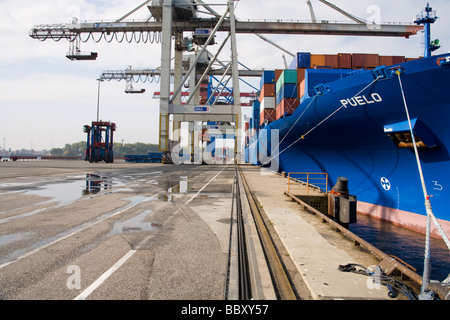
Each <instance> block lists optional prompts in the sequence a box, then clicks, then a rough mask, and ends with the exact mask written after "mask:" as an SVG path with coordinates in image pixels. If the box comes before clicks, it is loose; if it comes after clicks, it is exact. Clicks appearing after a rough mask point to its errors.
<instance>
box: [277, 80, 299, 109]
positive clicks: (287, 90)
mask: <svg viewBox="0 0 450 320" xmlns="http://www.w3.org/2000/svg"><path fill="white" fill-rule="evenodd" d="M297 96H298V92H297V84H295V83H285V84H284V85H283V86H282V87H281V88H280V91H278V93H277V98H276V104H277V105H278V104H279V103H280V102H281V100H283V99H284V98H297Z"/></svg>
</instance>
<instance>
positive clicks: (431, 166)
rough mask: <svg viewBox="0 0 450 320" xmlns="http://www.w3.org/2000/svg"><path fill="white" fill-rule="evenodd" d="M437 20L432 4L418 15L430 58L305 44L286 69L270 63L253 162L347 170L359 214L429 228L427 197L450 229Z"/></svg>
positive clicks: (256, 117)
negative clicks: (307, 48)
mask: <svg viewBox="0 0 450 320" xmlns="http://www.w3.org/2000/svg"><path fill="white" fill-rule="evenodd" d="M436 19H437V17H436V16H435V12H434V11H432V10H431V8H429V6H427V8H426V10H425V11H424V13H422V14H419V16H418V18H417V20H416V23H418V24H424V25H425V38H426V39H425V40H426V42H425V44H426V48H425V54H424V57H420V58H412V59H410V58H406V57H404V56H381V55H379V54H350V53H338V54H335V55H318V54H311V53H308V52H299V53H297V55H296V57H295V58H294V59H293V61H292V63H291V64H290V66H289V68H288V69H285V70H271V71H265V72H264V75H263V77H262V78H261V91H260V96H259V100H258V101H255V102H254V103H253V105H252V115H251V119H250V121H249V122H248V124H246V128H247V129H248V131H247V132H248V135H247V136H246V145H245V160H246V162H249V163H252V164H254V165H262V166H269V167H270V168H272V169H273V170H276V171H278V172H286V173H292V172H323V173H327V174H328V180H329V181H328V184H329V185H334V183H335V182H336V181H337V179H338V177H346V178H347V179H348V187H349V192H350V194H352V195H354V196H355V197H356V198H357V210H358V212H359V213H362V214H367V215H370V216H373V217H375V218H378V219H383V220H387V221H390V222H392V223H394V224H397V225H400V226H403V227H406V228H409V229H412V230H415V231H418V232H423V233H425V232H426V224H427V208H426V206H425V202H426V201H425V198H426V199H427V200H429V202H430V203H431V209H432V212H433V215H434V216H435V217H436V218H437V221H438V222H439V224H440V227H441V228H442V229H443V231H444V232H445V233H446V234H450V208H449V204H448V199H449V198H450V170H449V168H450V155H449V150H448V149H449V148H450V130H449V121H450V91H449V89H450V88H449V84H450V54H443V55H435V56H433V55H432V54H431V52H433V51H434V50H435V49H437V48H439V43H438V41H430V25H431V24H432V23H433V22H434V21H435V20H436ZM412 135H413V136H414V141H413V137H412ZM414 143H415V145H416V148H414ZM416 150H417V152H415V151H416ZM418 159H419V161H418ZM418 163H420V165H421V168H420V170H421V172H422V177H423V179H421V175H420V174H419V172H420V171H419V168H418V167H419V166H418ZM422 181H423V182H424V183H423V185H422ZM424 187H426V190H427V194H426V197H425V196H424V194H425V193H424ZM429 209H430V207H429ZM442 229H441V234H442ZM431 230H432V231H431V233H432V235H433V236H439V233H438V230H436V228H435V226H434V225H432V229H431Z"/></svg>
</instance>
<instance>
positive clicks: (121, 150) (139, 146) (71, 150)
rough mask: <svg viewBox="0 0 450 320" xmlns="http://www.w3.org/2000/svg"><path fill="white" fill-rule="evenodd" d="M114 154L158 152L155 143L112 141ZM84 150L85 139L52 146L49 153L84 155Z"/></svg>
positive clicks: (65, 155)
mask: <svg viewBox="0 0 450 320" xmlns="http://www.w3.org/2000/svg"><path fill="white" fill-rule="evenodd" d="M113 150H114V156H115V157H123V156H124V155H147V154H148V153H149V152H160V151H159V146H158V145H157V144H150V143H142V142H137V143H125V144H123V145H122V144H121V143H114V146H113ZM85 151H86V141H80V142H75V143H72V144H69V143H67V144H66V145H65V146H64V148H53V149H51V150H50V154H51V155H52V156H55V157H59V156H61V157H84V155H85Z"/></svg>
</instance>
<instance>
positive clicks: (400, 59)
mask: <svg viewBox="0 0 450 320" xmlns="http://www.w3.org/2000/svg"><path fill="white" fill-rule="evenodd" d="M405 61H406V59H405V57H404V56H393V57H392V62H393V63H394V64H397V63H403V62H405Z"/></svg>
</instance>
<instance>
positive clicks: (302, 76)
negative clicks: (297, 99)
mask: <svg viewBox="0 0 450 320" xmlns="http://www.w3.org/2000/svg"><path fill="white" fill-rule="evenodd" d="M305 70H306V69H305V68H299V69H297V83H301V82H302V81H303V80H305ZM297 92H300V91H297Z"/></svg>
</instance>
